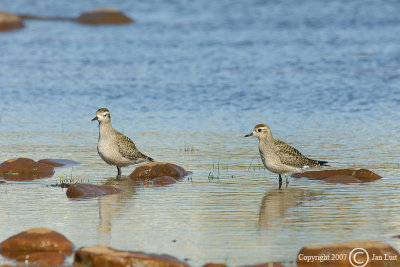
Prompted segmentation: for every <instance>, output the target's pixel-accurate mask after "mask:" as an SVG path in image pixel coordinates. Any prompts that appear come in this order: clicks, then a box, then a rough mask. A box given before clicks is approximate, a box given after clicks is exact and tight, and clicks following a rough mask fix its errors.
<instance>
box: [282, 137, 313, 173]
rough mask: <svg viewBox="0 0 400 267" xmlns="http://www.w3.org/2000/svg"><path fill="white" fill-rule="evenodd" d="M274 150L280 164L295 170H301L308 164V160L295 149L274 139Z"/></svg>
mask: <svg viewBox="0 0 400 267" xmlns="http://www.w3.org/2000/svg"><path fill="white" fill-rule="evenodd" d="M275 148H276V149H277V155H278V157H279V159H280V160H281V162H282V164H285V165H288V166H291V167H295V168H303V167H304V166H306V165H308V164H309V160H310V159H308V158H307V157H305V156H304V155H303V154H301V153H300V152H299V151H298V150H297V149H296V148H294V147H292V146H290V145H288V144H287V143H285V142H283V141H281V140H278V139H275Z"/></svg>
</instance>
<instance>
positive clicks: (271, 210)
mask: <svg viewBox="0 0 400 267" xmlns="http://www.w3.org/2000/svg"><path fill="white" fill-rule="evenodd" d="M318 195H320V194H319V193H318V192H315V191H311V190H306V189H301V188H286V189H285V190H279V189H271V190H269V191H267V192H266V193H265V194H264V197H263V198H262V200H261V205H260V213H259V227H260V228H269V227H271V226H272V225H273V224H274V223H275V222H278V221H279V220H280V219H282V218H284V217H285V216H286V212H287V211H288V210H289V209H290V208H294V207H298V206H300V205H301V204H303V203H304V202H307V201H310V200H313V199H315V198H316V197H317V196H318Z"/></svg>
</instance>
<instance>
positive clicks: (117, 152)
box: [92, 108, 153, 177]
mask: <svg viewBox="0 0 400 267" xmlns="http://www.w3.org/2000/svg"><path fill="white" fill-rule="evenodd" d="M95 120H97V121H98V122H99V140H98V141H97V152H99V155H100V157H101V158H102V159H103V160H104V161H105V162H106V163H108V164H110V165H113V166H116V167H117V170H118V175H117V176H118V177H120V176H121V167H126V166H129V165H132V164H138V163H141V162H145V161H153V159H152V158H150V157H148V156H146V155H144V154H142V153H140V151H139V150H138V149H137V148H136V146H135V144H134V143H133V142H132V140H131V139H129V137H126V136H125V135H123V134H122V133H120V132H118V131H116V130H114V128H113V127H112V125H111V117H110V111H109V110H108V109H106V108H101V109H99V110H97V112H96V117H94V118H93V119H92V121H95Z"/></svg>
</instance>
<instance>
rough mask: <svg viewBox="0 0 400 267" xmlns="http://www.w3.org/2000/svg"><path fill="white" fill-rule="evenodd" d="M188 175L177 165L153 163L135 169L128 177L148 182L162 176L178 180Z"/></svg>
mask: <svg viewBox="0 0 400 267" xmlns="http://www.w3.org/2000/svg"><path fill="white" fill-rule="evenodd" d="M188 174H189V173H188V172H187V171H185V169H184V168H182V167H180V166H178V165H175V164H172V163H166V162H157V161H154V162H149V163H146V164H143V165H141V166H139V167H137V168H136V169H135V170H134V171H133V172H132V173H131V174H130V175H129V176H130V177H131V179H133V180H136V181H149V180H151V179H154V178H158V177H162V176H169V177H172V178H174V179H176V180H179V179H182V178H183V177H185V176H186V175H188Z"/></svg>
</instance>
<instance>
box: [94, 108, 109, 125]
mask: <svg viewBox="0 0 400 267" xmlns="http://www.w3.org/2000/svg"><path fill="white" fill-rule="evenodd" d="M92 121H98V122H99V123H103V122H110V121H111V117H110V111H109V110H108V109H106V108H101V109H98V110H97V112H96V117H94V118H93V119H92Z"/></svg>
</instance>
